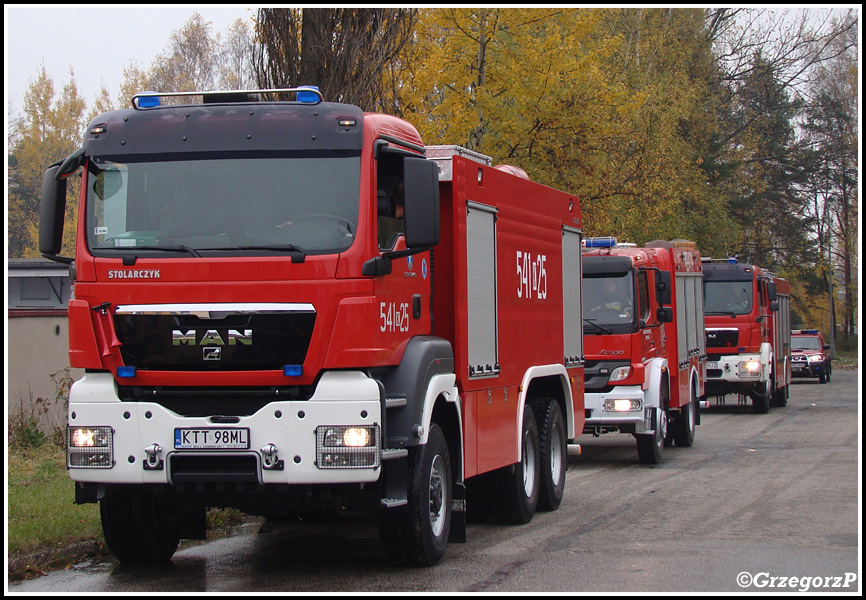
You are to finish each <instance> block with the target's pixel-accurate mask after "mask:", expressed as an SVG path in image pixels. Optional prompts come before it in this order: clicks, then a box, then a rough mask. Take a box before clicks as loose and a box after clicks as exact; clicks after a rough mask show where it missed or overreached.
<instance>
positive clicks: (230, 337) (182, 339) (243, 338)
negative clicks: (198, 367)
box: [171, 329, 253, 346]
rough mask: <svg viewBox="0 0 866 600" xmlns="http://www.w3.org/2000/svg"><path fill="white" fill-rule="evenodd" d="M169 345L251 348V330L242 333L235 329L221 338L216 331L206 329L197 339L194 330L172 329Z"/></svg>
mask: <svg viewBox="0 0 866 600" xmlns="http://www.w3.org/2000/svg"><path fill="white" fill-rule="evenodd" d="M171 343H172V345H173V346H181V345H184V346H204V345H206V344H207V345H214V346H225V345H226V344H228V345H229V346H234V345H236V344H243V345H245V346H251V345H252V343H253V330H252V329H244V330H243V332H240V331H238V330H237V329H229V330H228V333H226V334H225V338H223V336H221V335H220V334H219V332H218V331H217V330H216V329H208V330H207V331H205V332H204V334H201V337H197V335H196V331H195V330H194V329H190V330H189V331H182V330H180V329H173V330H172V331H171Z"/></svg>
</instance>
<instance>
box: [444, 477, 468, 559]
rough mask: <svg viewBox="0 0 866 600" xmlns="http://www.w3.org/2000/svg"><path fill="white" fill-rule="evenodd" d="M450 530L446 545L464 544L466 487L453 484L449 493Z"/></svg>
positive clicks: (461, 484) (462, 484)
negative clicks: (450, 498) (450, 497)
mask: <svg viewBox="0 0 866 600" xmlns="http://www.w3.org/2000/svg"><path fill="white" fill-rule="evenodd" d="M451 493H452V494H453V500H452V502H451V529H450V531H449V532H448V543H450V544H465V543H466V485H465V484H464V483H462V482H460V483H455V484H454V487H453V489H452V491H451Z"/></svg>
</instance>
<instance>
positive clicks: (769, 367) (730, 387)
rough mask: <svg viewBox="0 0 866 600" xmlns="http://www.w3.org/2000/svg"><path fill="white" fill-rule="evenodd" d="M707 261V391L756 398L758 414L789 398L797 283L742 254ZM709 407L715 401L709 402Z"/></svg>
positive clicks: (755, 409)
mask: <svg viewBox="0 0 866 600" xmlns="http://www.w3.org/2000/svg"><path fill="white" fill-rule="evenodd" d="M703 261H704V311H705V313H706V336H707V354H708V360H707V386H706V387H707V396H716V397H717V398H718V402H724V396H725V395H727V394H737V395H738V397H739V400H740V402H745V399H746V397H747V396H748V397H749V398H751V399H752V408H753V410H754V412H756V413H766V412H768V411H769V410H770V404H771V402H772V403H774V404H775V405H776V406H785V405H786V404H787V403H788V385H789V383H790V381H791V287H790V285H789V283H788V281H786V280H785V279H782V278H780V277H777V276H776V275H775V274H774V273H771V272H770V271H768V270H767V269H764V268H761V267H758V266H755V265H751V264H745V263H740V262H738V261H737V260H736V259H734V258H731V259H712V258H705V259H703ZM706 405H707V406H709V402H707V404H706Z"/></svg>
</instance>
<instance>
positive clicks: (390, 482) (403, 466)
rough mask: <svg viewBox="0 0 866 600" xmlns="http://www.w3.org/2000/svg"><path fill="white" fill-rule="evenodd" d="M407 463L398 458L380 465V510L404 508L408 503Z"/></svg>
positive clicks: (405, 459) (406, 460)
mask: <svg viewBox="0 0 866 600" xmlns="http://www.w3.org/2000/svg"><path fill="white" fill-rule="evenodd" d="M408 494H409V461H408V459H407V458H405V457H404V458H398V459H395V460H389V461H387V462H383V463H382V499H381V502H380V504H381V505H382V508H394V507H395V506H405V505H406V504H407V503H408V502H409V498H408Z"/></svg>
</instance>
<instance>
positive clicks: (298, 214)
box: [87, 156, 361, 256]
mask: <svg viewBox="0 0 866 600" xmlns="http://www.w3.org/2000/svg"><path fill="white" fill-rule="evenodd" d="M136 158H139V157H136ZM360 172H361V168H360V159H359V157H357V156H354V157H315V158H312V157H305V158H219V159H208V160H175V161H141V160H135V161H133V160H130V161H127V162H112V161H109V160H105V159H101V158H98V157H97V158H94V159H92V160H91V161H90V164H89V176H88V185H87V221H88V222H87V241H88V245H89V247H90V249H91V250H93V251H94V254H97V255H100V254H106V253H108V251H109V250H110V251H111V252H110V254H111V255H116V254H117V253H118V252H123V251H126V252H128V251H131V250H135V251H136V252H140V251H142V250H147V249H152V250H153V251H156V252H159V251H177V250H179V249H180V250H182V251H186V252H187V254H178V256H184V255H186V256H189V254H192V255H195V256H199V255H208V251H210V252H212V253H213V254H211V255H216V253H225V252H226V251H229V250H244V251H247V252H249V251H261V250H267V249H270V250H271V251H273V250H293V251H294V250H295V249H300V250H299V251H301V252H303V253H305V254H331V253H337V252H342V251H344V250H346V249H347V248H349V246H351V245H352V241H353V239H354V235H355V230H356V227H357V223H358V205H359V191H360ZM202 251H204V252H202Z"/></svg>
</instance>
